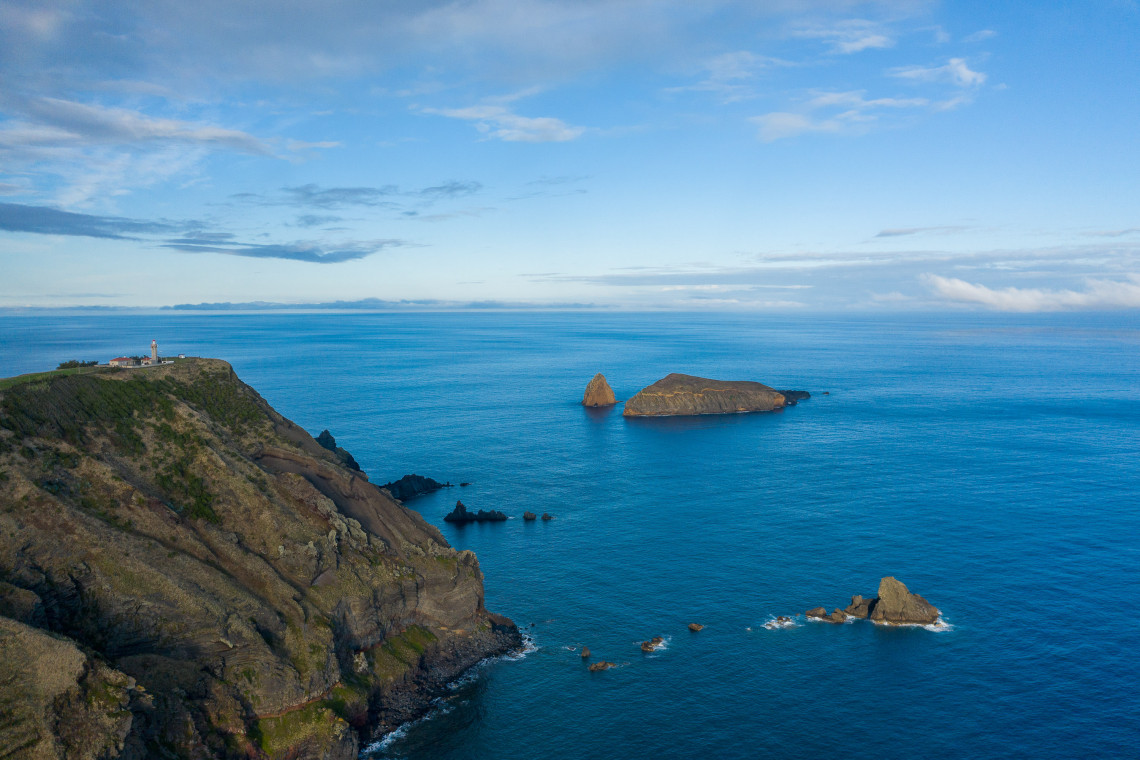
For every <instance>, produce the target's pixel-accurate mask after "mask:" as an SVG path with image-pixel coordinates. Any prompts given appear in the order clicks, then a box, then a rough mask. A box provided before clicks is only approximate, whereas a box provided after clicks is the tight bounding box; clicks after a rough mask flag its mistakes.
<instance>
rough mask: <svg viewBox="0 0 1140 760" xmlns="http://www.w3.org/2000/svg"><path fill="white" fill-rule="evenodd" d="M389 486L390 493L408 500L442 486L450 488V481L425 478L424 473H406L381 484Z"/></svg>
mask: <svg viewBox="0 0 1140 760" xmlns="http://www.w3.org/2000/svg"><path fill="white" fill-rule="evenodd" d="M380 487H381V488H387V489H388V493H390V494H392V496H393V497H395V498H397V499H399V500H400V501H408V500H409V499H414V498H416V497H417V496H422V495H424V494H425V493H435V492H436V491H438V490H439V489H441V488H450V487H451V484H450V483H440V482H439V481H438V480H432V479H431V478H425V477H423V476H422V475H416V474H414V473H413V474H411V475H405V476H404V477H402V478H400V479H399V480H393V481H392V482H391V483H385V484H384V485H382V486H380Z"/></svg>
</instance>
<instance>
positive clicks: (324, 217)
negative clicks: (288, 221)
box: [296, 214, 343, 227]
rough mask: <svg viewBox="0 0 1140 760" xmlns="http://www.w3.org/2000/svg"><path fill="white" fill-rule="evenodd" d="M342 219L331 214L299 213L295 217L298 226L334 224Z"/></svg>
mask: <svg viewBox="0 0 1140 760" xmlns="http://www.w3.org/2000/svg"><path fill="white" fill-rule="evenodd" d="M342 219H343V217H339V216H335V215H333V214H301V215H300V216H298V217H297V222H296V223H297V226H298V227H321V226H324V225H326V224H336V223H337V222H339V221H342Z"/></svg>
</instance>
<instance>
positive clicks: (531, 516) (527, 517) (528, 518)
mask: <svg viewBox="0 0 1140 760" xmlns="http://www.w3.org/2000/svg"><path fill="white" fill-rule="evenodd" d="M523 519H524V520H526V521H528V522H529V521H531V520H537V519H538V515H536V514H535V513H534V512H523Z"/></svg>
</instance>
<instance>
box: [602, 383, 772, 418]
mask: <svg viewBox="0 0 1140 760" xmlns="http://www.w3.org/2000/svg"><path fill="white" fill-rule="evenodd" d="M785 406H787V400H786V399H785V398H784V396H783V394H781V393H780V392H779V391H776V390H773V389H772V388H769V387H768V386H767V385H764V384H763V383H754V382H751V381H748V380H709V379H707V378H704V377H693V376H692V375H679V374H676V373H674V374H671V375H668V376H666V377H664V378H662V379H661V380H658V381H657V382H655V383H654V384H653V385H650V386H648V387H646V388H642V389H641V390H640V391H638V393H637V395H635V396H634V397H633V398H631V399H630V400H629V401H626V402H625V411H623V412H622V414H623V415H625V416H626V417H642V416H666V415H691V414H732V413H736V412H770V411H772V410H774V409H783V408H784V407H785Z"/></svg>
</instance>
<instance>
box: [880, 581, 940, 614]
mask: <svg viewBox="0 0 1140 760" xmlns="http://www.w3.org/2000/svg"><path fill="white" fill-rule="evenodd" d="M939 614H940V613H939V611H938V609H937V608H935V606H934V605H933V604H931V603H930V602H928V601H926V600H925V599H923V598H922V597H921V596H919V595H918V594H912V593H910V591H908V590H907V587H906V586H904V585H903V583H902V582H901V581H898V580H895V579H894V578H893V577H891V576H887V577H886V578H883V580H881V581H880V582H879V598H878V599H877V600H876V601H875V604H874V606H873V607H872V608H871V620H872V621H874V622H876V623H892V624H894V625H905V624H918V625H929V624H931V623H935V622H937V621H938V616H939Z"/></svg>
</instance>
